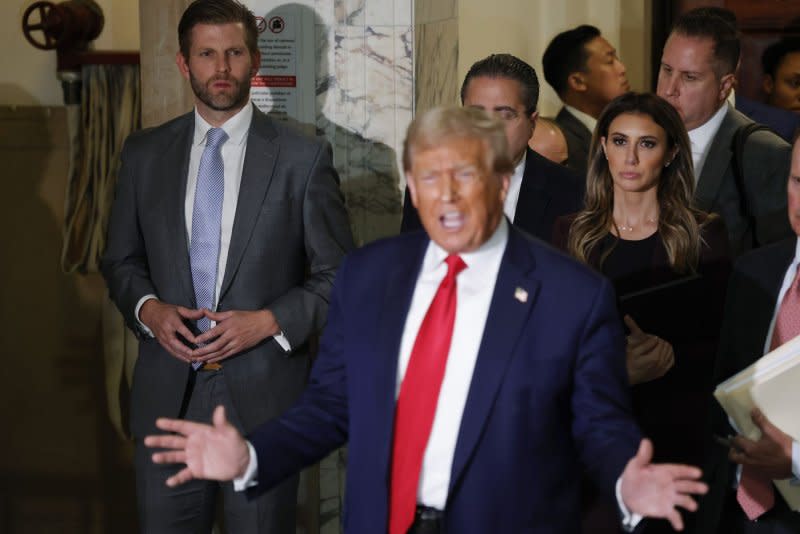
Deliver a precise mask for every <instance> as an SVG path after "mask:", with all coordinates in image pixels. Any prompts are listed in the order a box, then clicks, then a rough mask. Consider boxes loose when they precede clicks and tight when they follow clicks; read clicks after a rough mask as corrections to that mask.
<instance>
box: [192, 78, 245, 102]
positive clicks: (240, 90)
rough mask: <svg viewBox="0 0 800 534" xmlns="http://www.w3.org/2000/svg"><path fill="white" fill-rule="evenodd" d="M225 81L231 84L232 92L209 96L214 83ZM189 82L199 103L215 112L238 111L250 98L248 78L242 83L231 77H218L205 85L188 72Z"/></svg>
mask: <svg viewBox="0 0 800 534" xmlns="http://www.w3.org/2000/svg"><path fill="white" fill-rule="evenodd" d="M218 81H225V82H228V83H230V84H231V86H232V92H222V93H217V94H215V95H213V94H211V91H210V90H209V86H210V85H212V84H214V82H218ZM189 82H190V83H191V85H192V91H193V92H194V94H195V96H196V97H197V98H199V99H200V101H201V102H202V103H203V104H205V105H206V106H208V107H209V108H211V109H213V110H215V111H230V110H232V109H238V108H241V107H242V106H244V105H245V103H247V99H248V98H249V97H250V78H247V79H245V80H244V81H240V80H237V79H236V78H234V77H232V76H226V77H224V78H223V77H220V76H215V77H214V78H211V79H210V80H208V82H206V83H205V84H204V83H203V82H201V81H200V80H198V79H197V78H195V76H194V74H193V73H192V72H191V71H190V72H189Z"/></svg>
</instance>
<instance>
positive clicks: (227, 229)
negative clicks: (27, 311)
mask: <svg viewBox="0 0 800 534" xmlns="http://www.w3.org/2000/svg"><path fill="white" fill-rule="evenodd" d="M252 120H253V106H252V105H251V104H249V103H248V104H247V105H245V106H244V107H243V108H242V109H241V110H239V112H238V113H236V115H234V116H233V117H231V118H230V119H228V120H227V121H225V123H224V124H222V126H221V128H222V129H223V130H224V131H225V133H226V134H228V140H227V141H225V143H223V145H222V161H223V164H224V178H223V179H224V186H223V187H224V192H223V197H222V220H221V224H220V240H219V257H218V258H217V280H216V286H215V289H214V305H213V307H212V309H216V306H217V303H218V302H219V293H220V290H221V289H222V280H223V278H224V277H225V265H226V263H227V261H228V250H229V248H230V244H231V234H232V233H233V222H234V217H235V216H236V204H237V202H238V201H239V186H240V185H241V183H242V169H243V168H244V156H245V152H246V149H247V134H248V132H249V131H250V123H251V122H252ZM211 128H212V126H211V125H210V124H209V123H208V122H206V120H205V119H204V118H203V117H202V116H201V115H200V113H198V112H197V108H195V110H194V137H193V138H192V147H191V152H190V154H189V172H188V175H187V177H186V199H185V202H184V215H185V222H186V228H185V231H186V243H187V244H188V245H189V247H190V248H191V245H192V243H191V241H192V216H193V214H194V197H195V192H196V190H197V174H198V172H199V171H200V159H201V157H202V156H203V150H205V148H206V138H207V136H208V131H209V130H210V129H211ZM152 298H158V296H157V295H145V296H144V297H142V298H141V299H140V300H139V302H138V303H137V304H136V309H135V314H136V318H137V319H139V310H141V308H142V305H143V304H144V303H145V302H147V301H148V300H150V299H152ZM139 324H140V326H141V327H142V328H143V330H144V331H145V332H146V333H147V334H148V335H151V336H152V332H151V331H150V329H148V328H147V326H145V325H144V323H142V322H141V320H140V321H139ZM211 325H212V326H213V325H214V322H213V321H212V322H211ZM275 340H276V341H277V342H278V343H279V344H280V346H281V347H282V348H283V349H284V350H285V351H288V350H290V348H291V347H290V345H289V341H288V339H286V337H285V336H284V335H283V333H280V334H278V335H277V336H275Z"/></svg>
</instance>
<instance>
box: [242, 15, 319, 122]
mask: <svg viewBox="0 0 800 534" xmlns="http://www.w3.org/2000/svg"><path fill="white" fill-rule="evenodd" d="M245 3H246V4H247V5H248V7H249V8H250V9H252V10H253V13H255V14H256V20H257V22H258V31H259V33H258V48H259V50H260V51H261V65H260V66H259V69H258V73H257V74H256V75H255V76H254V77H253V79H252V88H251V90H250V97H251V99H252V100H253V103H254V104H255V105H256V106H258V108H259V109H260V110H261V111H263V112H265V113H270V114H271V115H272V116H273V117H276V118H292V119H294V120H296V121H298V122H300V123H304V124H307V125H312V126H313V125H314V124H315V122H316V81H315V64H314V54H315V45H314V17H313V14H312V13H311V12H310V10H308V9H301V8H300V7H299V6H297V5H281V4H280V3H279V2H275V1H272V0H249V1H247V2H245Z"/></svg>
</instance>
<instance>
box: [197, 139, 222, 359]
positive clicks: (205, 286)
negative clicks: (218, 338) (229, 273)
mask: <svg viewBox="0 0 800 534" xmlns="http://www.w3.org/2000/svg"><path fill="white" fill-rule="evenodd" d="M227 140H228V134H226V133H225V130H223V129H222V128H211V129H210V130H208V134H206V147H205V149H203V155H202V156H201V158H200V169H199V170H198V172H197V188H196V189H195V194H194V208H193V210H192V240H191V245H190V246H189V262H190V264H191V268H192V282H193V283H194V296H195V300H196V301H197V308H198V309H201V308H208V309H209V310H213V309H214V293H215V290H216V287H217V266H218V264H219V246H220V245H219V243H220V231H221V230H220V228H221V225H222V199H223V197H224V195H225V164H224V163H223V161H222V144H223V143H224V142H225V141H227ZM197 328H198V329H199V330H200V332H205V331H206V330H208V329H209V328H211V321H210V320H209V319H208V318H207V317H203V318H201V319H199V320H198V321H197ZM202 365H203V363H202V362H195V363H193V364H192V367H193V368H194V369H195V370H197V369H199V368H200V367H201V366H202Z"/></svg>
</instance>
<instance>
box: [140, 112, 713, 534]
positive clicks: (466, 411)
mask: <svg viewBox="0 0 800 534" xmlns="http://www.w3.org/2000/svg"><path fill="white" fill-rule="evenodd" d="M403 165H404V168H405V170H406V175H407V178H408V183H409V188H410V191H411V199H412V201H413V202H414V205H415V206H416V208H417V209H418V210H419V213H420V216H421V218H422V223H423V226H424V228H425V233H422V232H414V233H409V234H403V235H400V236H397V237H394V238H391V239H388V240H384V241H381V242H377V243H374V244H371V245H369V246H367V247H364V248H363V249H360V250H358V251H356V252H354V253H353V254H352V255H351V256H349V257H348V259H347V260H346V261H345V262H344V263H343V264H342V268H341V269H340V271H339V273H338V275H337V279H336V282H335V284H334V290H333V295H332V298H331V308H330V314H329V316H328V324H327V326H326V328H325V332H324V334H323V339H322V344H321V347H320V353H319V357H318V359H317V361H316V363H315V365H314V369H313V371H312V378H311V381H310V384H309V387H308V389H306V391H305V393H304V394H303V397H302V399H301V401H300V402H299V403H298V404H296V405H295V406H294V407H293V408H292V409H290V410H289V411H288V412H286V413H285V414H284V415H283V416H282V417H280V418H279V419H277V420H273V421H271V422H268V423H266V424H265V425H263V426H261V427H260V428H259V429H257V430H256V431H255V432H254V433H252V434H251V435H250V436H249V442H246V441H245V440H244V439H243V438H242V437H241V436H240V435H239V434H238V433H237V432H236V430H235V429H234V428H233V427H231V426H230V425H229V424H228V423H227V421H226V418H225V412H224V409H222V408H218V410H217V412H215V418H214V424H213V426H210V425H203V424H197V423H190V422H186V421H179V420H165V419H161V420H159V421H158V423H157V425H158V426H159V428H161V429H163V430H170V431H174V432H177V433H178V435H174V434H173V435H164V436H151V437H148V438H147V439H146V443H147V444H148V445H150V446H157V447H166V448H169V449H174V450H170V451H162V452H158V453H155V454H154V456H153V457H154V460H155V461H157V462H183V463H186V464H187V467H186V468H185V469H183V470H182V471H181V472H180V473H178V474H177V475H175V476H173V477H171V478H170V479H169V480H168V481H167V483H168V484H170V485H177V484H181V483H184V482H186V481H188V480H192V479H194V478H196V477H208V478H219V479H234V478H235V479H237V484H241V485H242V486H247V485H251V487H250V488H249V491H250V492H252V493H254V494H257V493H258V492H260V491H264V490H265V489H268V488H269V487H270V486H272V485H273V484H275V483H278V482H279V481H280V480H282V479H283V478H285V477H286V476H289V475H290V474H291V473H293V472H295V471H296V470H297V469H299V468H301V467H302V466H303V465H306V464H308V463H311V462H314V461H316V459H318V458H320V457H322V456H324V455H325V454H327V453H328V452H329V451H330V450H332V449H334V448H336V447H338V446H340V445H341V444H343V443H344V442H346V441H347V442H349V449H348V457H349V460H350V463H349V466H348V474H347V490H346V495H347V503H346V506H345V513H344V528H345V531H346V532H353V533H362V532H386V530H387V525H388V530H389V532H390V534H405V533H406V532H411V533H415V534H417V533H422V532H428V533H439V532H458V533H459V534H470V533H482V534H483V533H486V532H533V531H535V532H541V533H552V534H556V533H558V534H571V533H576V532H578V530H579V519H580V518H579V514H578V513H577V512H578V510H579V489H580V472H581V467H583V468H585V469H586V470H587V471H588V472H589V474H590V475H591V476H592V477H593V478H594V480H596V481H597V483H598V486H599V487H601V488H602V489H603V491H604V493H605V494H606V495H607V496H608V497H609V498H610V499H614V498H615V496H616V501H617V503H618V505H619V507H620V511H621V517H625V524H626V525H628V526H633V525H634V524H635V523H636V522H637V521H638V517H636V514H642V515H652V516H661V517H668V518H670V519H671V520H672V521H673V524H674V525H676V526H677V527H680V526H681V519H680V514H679V513H678V512H677V510H676V508H675V506H683V507H686V508H689V509H695V503H694V500H693V499H692V497H691V494H693V493H701V492H703V491H705V486H704V485H702V484H700V483H698V482H697V481H696V477H697V476H699V474H700V473H699V470H697V469H696V468H691V467H688V466H667V465H657V464H652V463H650V458H651V455H652V446H651V445H650V443H649V442H648V441H646V440H645V441H643V442H642V444H641V446H639V445H638V444H639V440H640V435H639V431H638V430H637V428H636V426H635V424H634V423H633V422H632V419H631V414H630V406H629V401H628V392H627V391H628V386H627V380H626V376H625V368H624V349H623V343H624V338H623V334H622V330H621V326H620V322H619V320H618V318H617V312H616V308H615V300H614V295H613V290H612V288H611V285H610V283H609V282H608V281H607V280H605V279H604V278H602V277H601V276H599V275H598V274H596V273H594V272H593V271H591V270H590V269H589V268H587V267H586V266H584V265H581V264H579V263H577V262H575V261H574V260H572V259H570V258H568V257H566V256H564V255H562V254H560V253H558V252H557V251H555V250H554V249H552V248H550V247H548V246H545V245H543V244H542V243H541V242H540V241H538V240H535V239H531V238H530V237H528V236H526V235H525V234H524V233H523V232H521V231H519V230H518V229H516V228H515V227H514V226H512V225H510V224H509V223H508V220H507V219H506V218H505V217H504V215H503V201H504V200H505V196H506V192H507V190H508V181H509V176H510V175H511V173H512V172H513V168H514V167H513V162H512V160H511V159H510V158H509V151H508V149H507V141H506V136H505V134H504V127H503V125H502V124H501V121H498V120H497V119H495V118H492V117H490V116H489V115H487V114H486V113H484V112H483V111H481V110H477V109H472V108H468V107H463V108H455V107H452V108H435V109H432V110H429V111H427V112H424V113H422V114H421V115H419V116H417V117H416V118H415V119H414V121H413V122H412V124H411V126H410V127H409V131H408V136H407V139H406V143H405V148H404V154H403ZM637 446H639V449H638V453H637Z"/></svg>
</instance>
